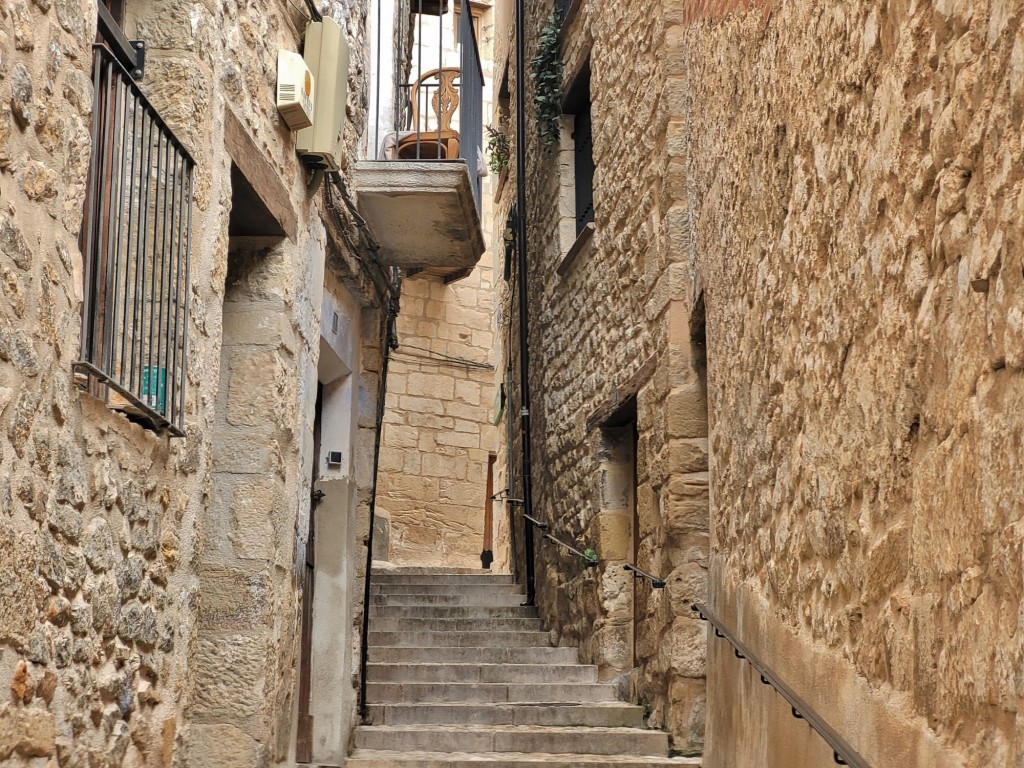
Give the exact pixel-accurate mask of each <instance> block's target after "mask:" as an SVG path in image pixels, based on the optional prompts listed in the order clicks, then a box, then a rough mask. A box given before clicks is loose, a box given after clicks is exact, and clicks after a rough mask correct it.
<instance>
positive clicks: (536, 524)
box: [523, 513, 548, 531]
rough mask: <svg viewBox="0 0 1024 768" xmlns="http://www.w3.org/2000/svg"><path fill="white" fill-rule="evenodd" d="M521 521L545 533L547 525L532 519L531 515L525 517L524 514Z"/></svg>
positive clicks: (534, 518)
mask: <svg viewBox="0 0 1024 768" xmlns="http://www.w3.org/2000/svg"><path fill="white" fill-rule="evenodd" d="M523 519H524V520H525V521H526V522H528V523H529V524H530V525H532V526H533V527H534V528H540V529H541V530H542V531H546V530H547V529H548V524H547V523H545V522H544V521H543V520H538V519H537V518H536V517H533V516H532V515H527V514H526V513H523Z"/></svg>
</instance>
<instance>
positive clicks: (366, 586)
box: [359, 267, 401, 725]
mask: <svg viewBox="0 0 1024 768" xmlns="http://www.w3.org/2000/svg"><path fill="white" fill-rule="evenodd" d="M400 279H401V277H400V273H399V271H398V269H397V268H396V267H392V269H391V286H390V290H389V293H390V299H389V301H388V310H387V319H386V320H385V321H384V334H383V339H382V341H383V342H384V348H383V350H381V352H382V357H381V364H380V382H379V383H378V386H377V432H376V434H374V437H373V487H372V489H371V490H370V532H369V533H368V534H367V536H366V573H365V575H364V576H363V627H362V641H361V642H360V644H359V719H360V722H362V723H363V725H369V724H370V720H369V717H370V710H369V707H367V705H366V664H367V660H368V658H369V655H370V649H369V646H368V645H367V642H368V640H369V637H370V569H371V568H372V567H373V528H374V525H375V524H376V512H377V468H378V465H379V464H380V434H381V426H382V425H383V423H384V398H385V397H386V396H387V393H388V363H389V362H390V361H391V350H393V349H398V330H397V329H396V327H395V320H396V318H397V317H398V293H399V292H398V286H399V280H400Z"/></svg>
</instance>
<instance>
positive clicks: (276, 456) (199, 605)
mask: <svg viewBox="0 0 1024 768" xmlns="http://www.w3.org/2000/svg"><path fill="white" fill-rule="evenodd" d="M128 5H129V10H128V18H127V19H126V23H125V28H126V32H127V33H128V36H129V37H130V38H133V39H136V38H141V39H145V40H146V42H147V44H148V58H147V66H146V75H145V77H144V79H143V81H142V84H141V86H142V88H143V90H144V92H145V93H146V94H147V96H148V97H149V98H150V100H151V101H152V102H153V104H154V105H155V107H156V108H157V110H158V111H159V112H160V113H161V115H162V116H163V117H164V119H165V120H166V121H167V123H168V125H169V126H170V128H171V130H173V131H174V132H175V134H176V135H177V136H178V138H179V139H181V141H182V142H183V144H184V145H185V147H186V148H187V149H188V150H189V152H190V153H191V154H192V155H193V157H195V159H196V161H197V165H196V172H195V174H196V175H195V182H196V185H195V197H194V202H193V217H192V242H193V245H192V257H193V258H192V265H191V275H192V280H191V286H190V291H189V293H190V317H189V333H190V338H189V355H188V365H187V389H186V399H185V425H186V426H185V431H186V433H187V436H186V437H185V438H183V439H172V438H169V437H168V436H167V435H166V434H158V433H155V432H153V431H150V430H147V429H145V428H143V427H142V426H140V425H138V424H134V423H131V422H129V421H128V420H127V419H126V418H125V417H124V416H123V415H120V414H119V413H117V412H115V411H112V410H110V409H108V407H107V406H106V404H105V402H104V401H103V400H100V399H98V398H96V397H94V396H93V395H91V394H87V393H85V392H80V391H79V390H78V389H77V388H76V387H75V385H74V381H73V378H72V374H71V363H72V361H74V360H76V359H77V358H78V356H79V344H80V329H81V319H80V317H81V315H80V313H81V301H82V293H83V287H82V275H83V266H82V256H81V253H80V251H79V249H78V237H79V231H80V227H81V220H82V210H83V202H84V195H85V179H86V173H87V171H88V163H89V147H90V135H89V129H90V119H91V118H90V111H91V109H92V86H91V78H90V72H91V67H92V59H91V45H92V42H93V39H94V36H95V31H96V21H95V18H96V17H95V4H94V3H91V2H90V3H84V4H83V3H77V2H76V3H72V2H65V1H64V0H59V1H58V2H53V3H51V2H46V3H42V2H38V3H29V2H24V1H23V0H5V2H3V3H0V275H2V286H3V298H2V300H0V424H2V429H3V434H4V435H5V440H4V441H3V442H2V443H0V466H2V471H0V512H2V515H0V553H2V554H0V563H2V568H3V570H4V573H5V574H7V577H6V578H5V579H4V580H3V586H2V587H0V592H2V596H0V679H3V680H5V681H10V683H9V684H10V686H11V691H12V696H11V698H10V699H9V700H7V701H6V702H5V703H4V704H2V705H0V762H3V763H4V764H5V765H6V764H11V765H22V764H24V765H29V764H35V762H33V761H35V760H36V758H40V757H42V758H46V757H50V756H53V757H55V758H56V759H57V760H58V761H59V764H61V765H151V766H171V765H190V766H198V765H203V764H210V765H214V764H215V765H218V766H228V765H232V766H233V765H238V766H250V765H257V764H260V765H265V764H267V763H268V762H278V761H284V760H286V759H288V756H289V739H290V737H291V736H292V735H293V729H292V725H291V721H292V718H293V687H294V676H295V671H294V667H295V661H296V655H297V649H296V637H297V633H298V626H299V622H298V613H297V605H298V600H299V596H300V591H299V590H300V587H301V580H300V576H301V573H300V566H301V554H302V553H303V552H304V548H305V541H306V538H307V536H308V518H309V498H310V490H311V488H310V479H311V475H312V462H311V458H312V454H311V448H312V440H311V432H312V421H313V417H314V408H313V406H314V402H315V396H316V387H315V382H316V368H317V357H318V344H317V341H318V336H319V333H320V324H321V317H320V311H321V291H322V285H323V279H324V277H323V271H324V264H325V252H326V251H327V249H328V247H329V246H328V236H327V235H326V234H325V231H324V226H323V223H322V222H321V219H320V216H319V215H318V210H319V204H318V201H317V199H315V198H312V199H311V198H310V197H309V196H308V194H307V192H306V174H305V173H304V171H303V170H302V169H301V167H300V165H299V163H298V161H297V159H296V157H295V154H294V143H293V138H292V136H291V135H290V133H289V132H288V131H287V129H286V128H285V127H284V126H283V124H282V123H281V122H280V120H279V118H278V117H277V115H276V110H275V109H274V107H273V88H274V82H275V79H276V55H277V50H278V49H279V48H283V49H288V50H296V49H297V48H298V47H299V42H300V40H301V35H302V32H303V31H304V26H305V21H304V19H303V17H302V15H301V13H299V12H297V11H296V8H295V6H294V5H293V4H290V3H287V2H284V1H283V0H282V2H274V3H271V4H269V5H268V4H265V3H258V4H257V3H243V4H230V7H229V6H228V5H224V4H211V3H193V4H185V3H155V2H154V3H140V4H135V3H132V4H128ZM364 5H365V4H364V3H361V2H338V3H334V4H333V5H332V6H331V7H330V8H329V9H327V10H328V11H331V12H333V13H334V14H335V16H336V17H337V18H339V19H343V20H345V21H346V23H347V24H348V26H349V29H350V30H351V32H352V37H353V38H354V39H353V43H354V45H353V56H354V64H353V68H352V72H353V73H354V76H353V80H352V88H351V92H352V100H351V102H350V105H349V106H350V109H349V114H350V118H351V120H352V123H351V124H350V125H349V126H348V129H347V133H346V136H347V137H350V138H347V141H348V142H349V144H348V150H349V151H351V149H352V147H354V144H355V141H356V138H357V137H358V134H359V132H360V128H361V123H362V121H363V120H364V119H365V113H364V109H363V106H362V105H363V104H364V102H365V92H364V87H363V82H362V73H363V71H364V66H363V63H362V61H361V52H362V39H361V35H362V32H361V30H362V25H363V19H364V13H365V8H364ZM227 110H230V112H231V115H233V116H234V118H237V120H238V122H239V123H240V124H241V125H242V126H243V128H244V129H245V131H246V133H247V135H248V136H249V137H250V139H251V141H252V143H253V145H254V147H255V152H256V153H257V154H258V155H259V157H260V162H262V163H263V164H264V166H265V167H266V169H267V171H268V175H269V176H273V177H275V178H276V179H277V181H276V182H274V183H276V184H277V185H278V186H279V187H280V188H281V189H283V190H284V195H285V201H286V203H287V205H288V206H290V208H291V209H292V210H293V211H294V213H295V214H296V216H297V219H298V221H299V222H300V223H299V227H298V231H297V233H296V235H295V237H294V239H278V240H276V241H274V242H271V243H264V244H257V243H252V242H248V243H240V242H239V241H238V239H237V238H231V239H229V236H228V220H229V212H230V207H231V201H232V189H231V184H230V178H231V175H230V168H231V156H230V155H229V152H228V149H227V147H226V146H225V130H226V128H225V124H226V121H227V120H228V117H227ZM229 251H231V254H229ZM235 255H239V256H240V258H238V259H235V258H234V256H235ZM353 258H354V257H353V256H352V255H351V254H350V255H349V257H348V261H347V262H346V261H345V260H344V259H342V260H341V261H340V263H344V264H347V265H349V267H351V265H353V264H355V261H354V260H353ZM229 264H231V265H232V267H231V269H230V270H229ZM330 268H332V269H336V268H337V263H334V264H333V265H332V266H331V267H330ZM229 272H230V274H229ZM345 280H346V282H347V283H348V284H350V285H356V286H359V285H360V284H361V283H365V278H364V277H361V276H360V275H359V274H358V272H356V273H353V274H349V275H346V276H345ZM360 300H361V301H362V300H365V301H367V302H371V303H372V301H373V297H372V293H371V292H369V291H368V289H367V292H366V293H365V294H364V295H363V297H361V299H360ZM368 325H369V326H370V327H371V328H372V327H373V326H374V323H373V322H370V323H368ZM376 345H377V342H376V338H375V337H374V336H373V334H370V337H369V338H367V339H366V343H365V344H364V345H363V346H364V348H365V349H366V350H367V351H366V352H365V353H364V356H365V358H366V359H367V361H368V362H367V367H368V368H370V369H371V371H372V368H373V359H374V353H373V349H374V348H375V347H376ZM357 373H361V372H357ZM374 377H375V374H373V373H372V372H371V373H370V374H369V375H368V376H367V378H366V381H367V383H368V384H369V385H370V388H369V390H368V392H367V393H365V397H362V398H360V401H362V400H365V399H369V400H370V401H371V403H372V399H373V397H374V393H375V389H374V388H373V386H372V384H373V379H374ZM370 410H371V411H372V408H371V409H370ZM363 431H365V430H364V429H362V428H361V429H360V435H359V437H358V441H357V443H358V445H359V446H361V450H362V451H365V447H366V445H367V444H369V445H370V446H372V439H371V440H370V441H367V440H366V439H365V437H364V436H363V435H362V434H361V433H362V432H363ZM369 431H372V426H371V427H370V428H369ZM362 463H363V465H366V464H367V462H366V461H365V460H364V461H363V462H362ZM366 484H367V483H366V478H365V475H364V476H363V480H362V486H360V489H359V493H360V494H363V495H364V496H365V488H364V487H363V486H365V485H366ZM364 502H365V498H364ZM364 506H365V503H364ZM353 514H354V512H353ZM4 684H5V685H8V683H4ZM257 691H258V692H259V693H258V694H257V695H254V694H255V692H257Z"/></svg>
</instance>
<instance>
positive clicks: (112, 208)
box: [74, 45, 194, 436]
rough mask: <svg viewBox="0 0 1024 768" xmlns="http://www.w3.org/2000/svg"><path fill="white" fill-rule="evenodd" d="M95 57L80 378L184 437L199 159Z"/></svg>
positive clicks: (108, 62)
mask: <svg viewBox="0 0 1024 768" xmlns="http://www.w3.org/2000/svg"><path fill="white" fill-rule="evenodd" d="M94 56H95V58H94V61H93V86H94V102H93V126H92V158H91V163H90V167H89V181H88V193H87V202H86V215H85V222H84V227H83V232H82V249H83V256H84V263H85V292H84V305H83V313H82V354H81V359H80V360H78V361H76V362H75V366H74V367H75V370H76V372H77V373H78V374H79V375H80V376H81V377H82V378H81V382H82V383H83V384H84V385H86V386H88V387H89V388H90V389H92V390H93V391H94V392H95V393H96V394H98V395H100V396H103V397H106V398H107V400H108V402H109V403H110V405H111V407H114V408H117V409H119V410H122V411H124V412H126V413H127V414H129V415H130V416H132V417H133V418H137V419H139V420H141V421H144V422H146V423H148V424H150V425H151V426H153V427H155V428H157V429H166V430H167V431H169V432H171V433H172V434H174V435H178V436H181V435H183V434H184V431H183V414H184V409H185V386H184V384H185V366H186V362H185V360H186V354H187V346H186V334H187V329H188V301H189V261H190V246H191V238H190V230H191V223H192V222H191V218H192V214H191V210H192V207H191V200H192V170H193V166H194V163H193V160H192V157H191V156H190V155H189V153H188V152H187V151H186V150H185V149H184V147H183V146H182V145H181V143H180V142H179V141H178V140H177V139H176V138H175V136H174V134H173V133H172V132H171V131H170V130H169V129H168V127H167V125H166V124H165V123H164V121H163V120H162V119H161V118H160V116H159V115H158V114H157V112H156V110H155V109H154V108H153V107H152V105H151V104H150V103H149V101H148V100H147V99H146V97H145V96H144V95H143V94H142V91H141V90H139V87H138V85H137V84H136V83H135V81H134V80H133V79H132V77H131V75H130V74H129V72H128V71H127V70H126V69H125V68H124V67H123V66H122V64H121V63H120V62H119V61H118V59H117V58H116V57H115V56H114V54H112V53H111V51H110V50H108V49H107V48H106V47H105V46H102V45H97V46H96V47H95V54H94Z"/></svg>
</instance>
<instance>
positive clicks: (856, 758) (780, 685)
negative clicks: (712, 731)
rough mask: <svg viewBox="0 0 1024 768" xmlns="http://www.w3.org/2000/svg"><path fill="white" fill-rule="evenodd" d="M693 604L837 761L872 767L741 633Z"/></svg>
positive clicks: (701, 605) (695, 610)
mask: <svg viewBox="0 0 1024 768" xmlns="http://www.w3.org/2000/svg"><path fill="white" fill-rule="evenodd" d="M690 608H691V609H692V610H693V611H694V612H696V613H697V614H698V615H699V616H700V617H701V618H702V619H703V620H704V621H707V622H708V623H709V624H711V626H712V627H713V628H714V630H715V637H720V638H723V639H725V640H727V641H728V642H729V644H730V645H732V648H733V653H734V654H735V655H736V658H738V659H741V660H744V661H746V662H748V663H749V664H750V665H751V666H752V667H753V668H754V669H756V670H757V672H758V674H759V675H760V676H761V682H762V683H763V684H764V685H770V686H771V687H772V688H774V689H775V691H776V693H778V694H779V695H780V696H781V697H782V698H784V699H785V700H786V702H787V703H788V704H789V706H790V712H791V713H792V715H793V717H795V718H797V719H799V720H804V721H806V722H807V724H808V725H809V726H811V728H813V729H814V730H815V731H816V732H817V733H818V735H819V736H821V738H823V739H824V740H825V741H826V743H828V745H829V746H830V747H831V748H832V759H833V760H835V762H836V763H837V764H838V765H849V766H853V767H854V768H870V766H869V765H868V763H867V761H866V760H864V758H863V757H861V756H860V755H859V754H857V751H856V750H855V749H854V748H853V747H851V746H850V745H849V744H848V743H847V742H846V740H845V739H844V738H843V737H842V736H840V735H839V734H838V733H836V731H835V729H834V728H832V726H830V725H829V724H828V723H827V722H825V720H824V719H822V717H821V715H819V714H818V713H817V712H816V711H815V710H814V709H813V708H812V707H811V705H810V704H808V703H807V702H806V701H804V700H803V699H802V698H801V697H800V696H799V695H798V694H797V693H796V692H795V691H794V690H793V689H792V688H790V687H789V686H788V685H786V684H785V683H784V682H782V680H780V679H779V676H778V675H777V674H775V672H774V671H773V670H772V669H771V668H770V667H769V666H768V665H767V664H765V663H764V662H763V661H762V660H761V659H760V657H759V656H757V655H756V654H755V653H754V652H753V651H751V650H750V649H749V648H748V647H747V646H746V645H744V644H743V642H742V641H740V639H739V638H738V637H736V636H735V635H734V634H733V633H732V632H730V631H729V630H728V629H726V627H725V625H724V624H723V623H722V621H721V619H719V618H718V617H717V616H716V615H715V614H714V613H713V612H712V611H711V610H709V609H708V607H707V606H706V605H704V604H703V603H694V604H693V605H691V606H690Z"/></svg>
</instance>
